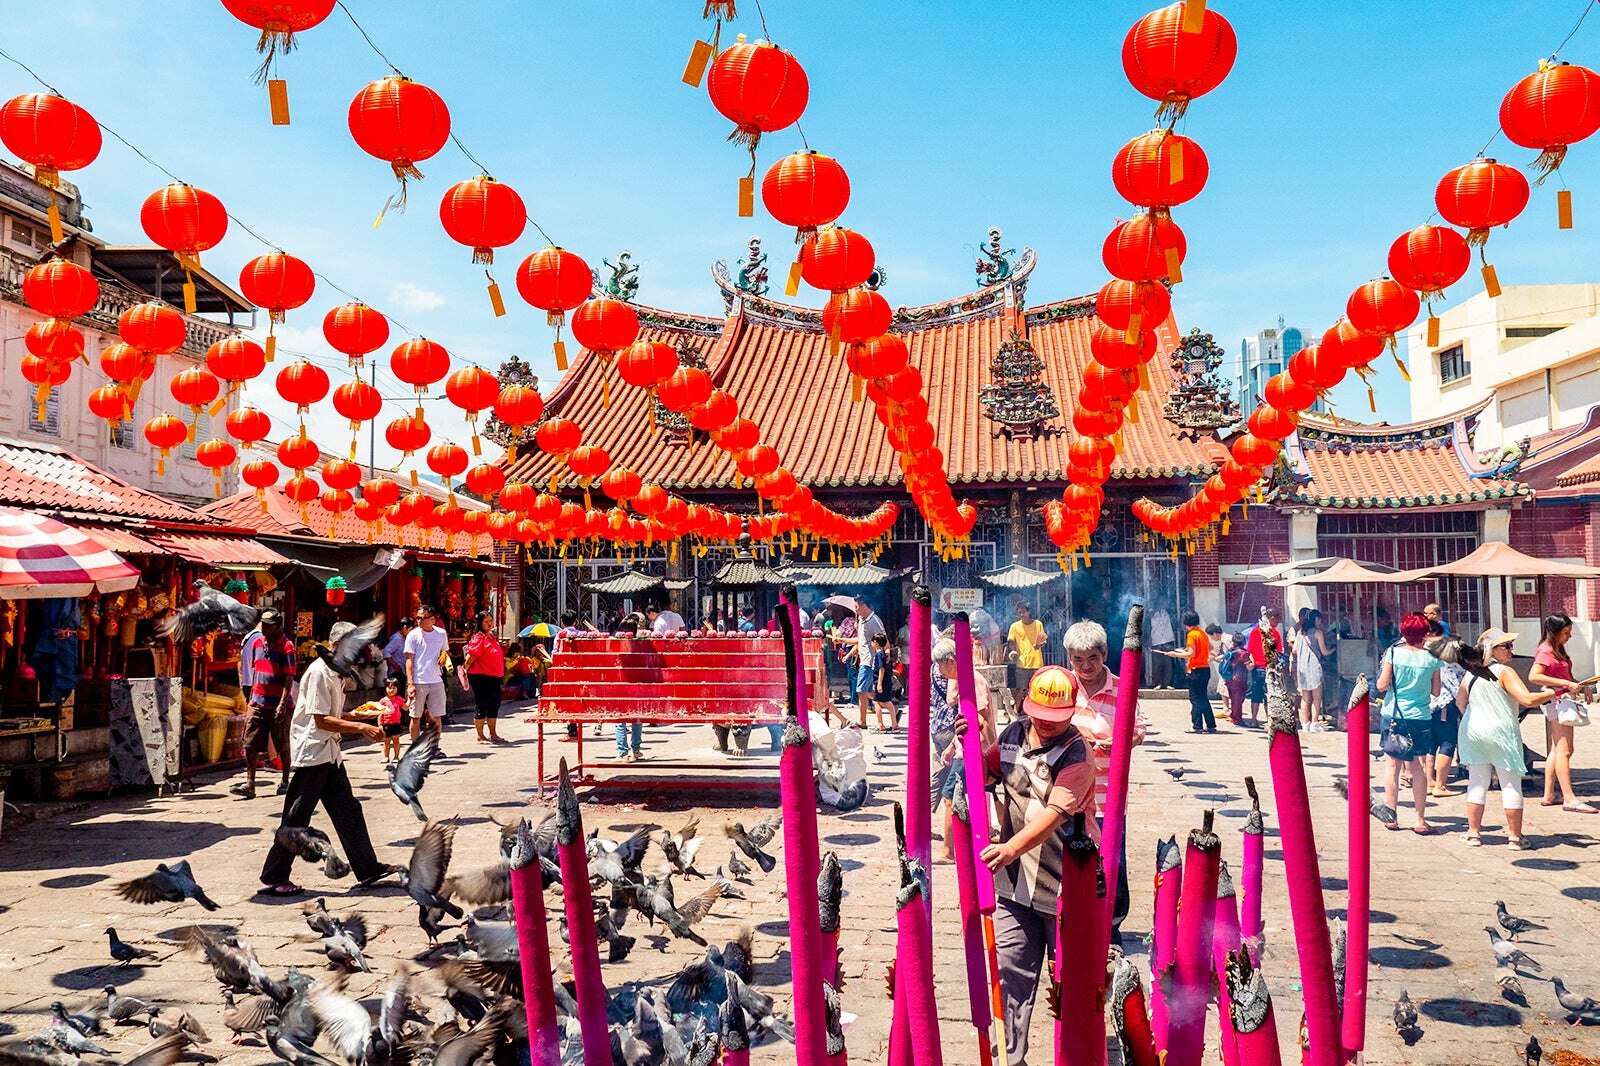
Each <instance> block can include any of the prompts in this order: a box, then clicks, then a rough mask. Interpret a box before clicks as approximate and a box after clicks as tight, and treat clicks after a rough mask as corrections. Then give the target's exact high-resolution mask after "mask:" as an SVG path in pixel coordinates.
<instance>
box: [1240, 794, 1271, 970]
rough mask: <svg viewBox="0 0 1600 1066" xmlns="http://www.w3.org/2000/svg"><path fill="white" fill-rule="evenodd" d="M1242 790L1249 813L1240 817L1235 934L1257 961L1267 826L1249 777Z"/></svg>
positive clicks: (1263, 935)
mask: <svg viewBox="0 0 1600 1066" xmlns="http://www.w3.org/2000/svg"><path fill="white" fill-rule="evenodd" d="M1244 788H1245V791H1246V792H1248V793H1250V813H1249V815H1248V816H1247V817H1246V818H1245V820H1244V829H1243V834H1244V840H1243V841H1242V843H1243V846H1244V871H1243V872H1244V885H1243V888H1244V901H1243V906H1242V907H1241V908H1240V911H1239V935H1240V938H1241V939H1242V940H1243V941H1244V945H1245V947H1247V948H1249V950H1250V960H1251V961H1252V962H1259V961H1260V960H1261V947H1262V943H1263V941H1264V940H1265V939H1266V931H1265V926H1263V925H1262V924H1261V878H1262V872H1263V870H1264V869H1265V867H1266V833H1267V827H1266V825H1265V824H1264V823H1263V822H1262V821H1261V795H1260V793H1258V792H1257V791H1256V780H1255V778H1253V777H1246V778H1245V779H1244Z"/></svg>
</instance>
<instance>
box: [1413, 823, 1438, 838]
mask: <svg viewBox="0 0 1600 1066" xmlns="http://www.w3.org/2000/svg"><path fill="white" fill-rule="evenodd" d="M1411 831H1412V832H1413V833H1415V834H1417V836H1419V837H1431V836H1433V835H1435V834H1436V833H1438V830H1437V829H1435V828H1434V827H1433V826H1431V825H1418V826H1412V828H1411Z"/></svg>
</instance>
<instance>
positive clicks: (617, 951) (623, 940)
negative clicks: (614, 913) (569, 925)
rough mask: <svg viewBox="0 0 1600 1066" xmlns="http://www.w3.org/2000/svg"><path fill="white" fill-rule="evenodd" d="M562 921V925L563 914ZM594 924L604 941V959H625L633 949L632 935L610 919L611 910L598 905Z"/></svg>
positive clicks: (616, 960)
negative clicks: (605, 952) (605, 951)
mask: <svg viewBox="0 0 1600 1066" xmlns="http://www.w3.org/2000/svg"><path fill="white" fill-rule="evenodd" d="M562 921H563V927H564V925H565V916H563V919H562ZM594 924H595V931H596V932H598V933H599V935H600V939H602V940H604V941H605V942H606V948H607V954H606V961H607V962H621V961H622V960H623V959H626V958H627V957H628V952H630V951H632V950H633V945H634V942H635V941H634V938H633V937H631V936H628V935H627V934H625V933H623V932H622V930H621V929H619V928H618V923H617V922H615V921H613V920H612V917H611V911H610V910H609V909H608V908H605V907H600V908H599V914H598V915H596V917H595V920H594Z"/></svg>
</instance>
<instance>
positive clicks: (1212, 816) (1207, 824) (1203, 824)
mask: <svg viewBox="0 0 1600 1066" xmlns="http://www.w3.org/2000/svg"><path fill="white" fill-rule="evenodd" d="M1216 824H1217V812H1216V810H1215V808H1210V807H1208V808H1206V811H1205V813H1204V814H1202V815H1201V816H1200V828H1201V829H1203V830H1205V831H1206V832H1207V833H1209V832H1211V828H1212V826H1214V825H1216Z"/></svg>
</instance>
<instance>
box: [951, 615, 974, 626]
mask: <svg viewBox="0 0 1600 1066" xmlns="http://www.w3.org/2000/svg"><path fill="white" fill-rule="evenodd" d="M955 620H956V621H957V622H959V623H960V624H962V625H964V626H970V625H971V624H972V616H971V615H969V614H967V612H966V611H957V612H956V614H955Z"/></svg>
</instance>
